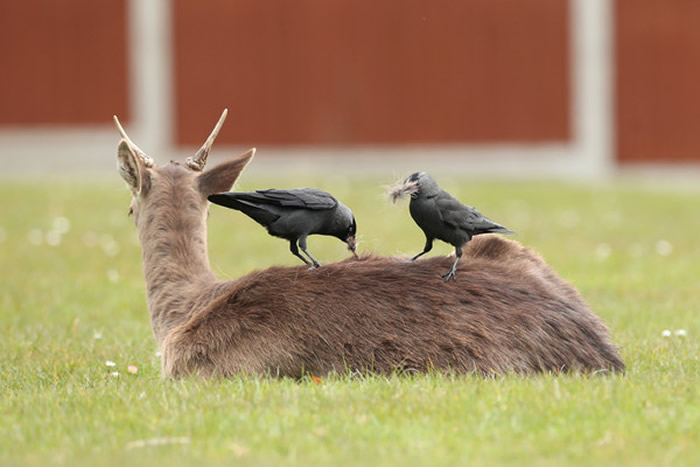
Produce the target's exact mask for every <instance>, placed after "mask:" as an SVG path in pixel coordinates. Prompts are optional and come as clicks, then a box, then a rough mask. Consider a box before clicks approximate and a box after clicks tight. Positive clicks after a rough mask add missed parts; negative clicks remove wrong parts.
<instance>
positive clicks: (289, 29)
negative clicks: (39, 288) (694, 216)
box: [0, 0, 700, 178]
mask: <svg viewBox="0 0 700 467" xmlns="http://www.w3.org/2000/svg"><path fill="white" fill-rule="evenodd" d="M699 19H700V2H697V1H695V0H517V1H516V0H462V1H459V2H455V1H442V0H405V1H398V0H333V1H327V0H296V1H280V0H236V1H230V0H199V1H196V2H193V1H187V0H131V1H128V0H102V1H99V2H95V1H93V0H64V1H61V2H56V1H53V0H22V1H20V0H0V63H2V73H0V160H2V164H3V167H4V168H5V173H8V172H10V173H15V172H17V173H30V174H31V173H34V172H49V171H65V172H71V171H75V170H105V171H107V170H109V171H113V170H114V160H115V157H114V156H115V152H116V143H117V141H118V136H117V133H116V131H115V130H114V127H113V124H112V120H111V117H112V115H113V114H117V115H118V116H119V118H120V119H121V120H122V122H123V123H124V124H125V126H126V128H127V131H128V132H129V134H130V136H131V137H132V139H133V140H134V141H135V142H136V143H137V144H138V145H139V146H140V147H141V148H142V149H144V150H145V151H146V152H147V153H149V154H151V155H152V156H153V157H154V158H155V159H156V161H157V162H160V163H164V162H166V161H167V160H169V159H171V158H178V157H182V156H184V155H186V154H188V153H190V152H192V150H194V149H195V148H196V147H198V146H199V145H200V144H201V143H202V142H203V140H204V139H205V138H206V136H207V135H208V134H209V132H210V131H211V128H212V127H213V125H214V123H215V122H216V120H217V118H218V117H219V115H220V113H221V111H222V110H223V109H224V108H229V116H228V120H227V122H226V125H225V126H224V129H223V131H222V133H221V134H220V136H219V138H218V140H217V145H216V146H215V150H214V154H213V158H217V157H219V158H223V157H228V156H230V155H231V153H232V152H236V151H239V150H243V149H246V148H248V147H250V146H256V147H257V148H258V151H259V152H258V156H257V158H256V165H258V166H260V167H264V168H266V169H267V170H269V169H270V168H274V169H279V170H283V169H285V168H288V167H290V166H299V165H301V166H304V165H305V164H306V165H313V166H319V167H322V166H326V167H330V168H337V167H342V166H343V164H344V166H345V167H346V168H347V170H351V169H352V168H353V167H354V168H356V169H357V170H366V169H367V167H368V164H374V165H376V166H377V167H387V168H394V169H397V170H402V169H403V167H404V166H405V165H406V163H405V162H406V160H413V161H414V162H415V161H420V162H421V163H423V164H424V166H426V167H428V168H431V167H442V168H447V169H449V170H450V171H454V170H459V173H463V174H473V173H487V174H492V175H517V176H526V177H533V176H554V177H589V178H591V177H592V178H595V177H605V176H607V175H610V174H614V173H616V172H618V171H619V170H621V169H622V170H627V169H629V170H633V169H636V168H653V169H654V170H659V169H665V170H670V171H676V172H683V171H686V170H687V169H688V168H689V167H692V168H694V166H695V164H697V163H698V162H700V131H698V129H697V127H698V122H700V86H699V85H698V83H700V28H698V20H699Z"/></svg>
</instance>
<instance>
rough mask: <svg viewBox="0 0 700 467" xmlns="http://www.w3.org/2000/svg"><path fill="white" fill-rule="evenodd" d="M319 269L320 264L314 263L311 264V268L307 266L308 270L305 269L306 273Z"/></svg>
mask: <svg viewBox="0 0 700 467" xmlns="http://www.w3.org/2000/svg"><path fill="white" fill-rule="evenodd" d="M320 267H321V265H320V264H318V263H315V264H312V265H311V266H309V269H307V271H313V270H314V269H318V268H320Z"/></svg>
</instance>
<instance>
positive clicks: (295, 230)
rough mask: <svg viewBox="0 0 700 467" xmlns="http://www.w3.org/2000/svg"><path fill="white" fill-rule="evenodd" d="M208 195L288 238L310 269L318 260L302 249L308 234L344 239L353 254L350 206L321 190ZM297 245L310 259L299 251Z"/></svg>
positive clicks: (292, 248)
mask: <svg viewBox="0 0 700 467" xmlns="http://www.w3.org/2000/svg"><path fill="white" fill-rule="evenodd" d="M208 199H209V201H211V202H212V203H215V204H218V205H221V206H225V207H227V208H231V209H236V210H238V211H241V212H242V213H243V214H245V215H247V216H248V217H250V218H252V219H253V220H254V221H256V222H257V223H258V224H260V225H262V226H263V227H265V228H266V229H267V232H268V233H269V234H270V235H273V236H275V237H280V238H284V239H287V240H289V249H290V250H291V252H292V254H293V255H294V256H296V257H298V258H300V259H301V260H302V261H303V262H304V263H306V264H310V265H311V268H310V269H314V268H317V267H319V266H321V264H320V263H319V262H318V261H316V259H315V258H314V257H313V256H311V253H309V252H308V251H307V249H306V237H308V236H309V235H313V234H319V235H330V236H333V237H337V238H339V239H340V240H342V241H344V242H345V243H347V244H348V249H349V250H350V251H352V253H353V255H355V256H357V253H356V252H355V250H356V248H357V241H356V239H355V234H356V231H357V223H356V222H355V216H353V214H352V211H351V210H350V208H348V207H347V206H345V205H344V204H342V203H340V202H339V201H338V200H337V199H335V198H334V197H333V196H332V195H331V194H330V193H327V192H325V191H323V190H319V189H316V188H294V189H291V190H277V189H269V190H256V191H246V192H229V193H218V194H214V195H210V196H209V197H208ZM297 243H298V246H297ZM299 248H301V251H303V252H304V253H305V254H306V256H308V257H309V260H311V261H309V260H307V259H306V258H305V257H304V256H302V255H301V254H300V253H299Z"/></svg>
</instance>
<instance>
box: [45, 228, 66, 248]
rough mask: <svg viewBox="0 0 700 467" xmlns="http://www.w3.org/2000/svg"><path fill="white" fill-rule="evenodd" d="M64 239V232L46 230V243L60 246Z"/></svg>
mask: <svg viewBox="0 0 700 467" xmlns="http://www.w3.org/2000/svg"><path fill="white" fill-rule="evenodd" d="M62 240H63V234H62V233H61V232H59V231H57V230H50V231H48V232H46V244H47V245H50V246H58V245H60V244H61V241H62Z"/></svg>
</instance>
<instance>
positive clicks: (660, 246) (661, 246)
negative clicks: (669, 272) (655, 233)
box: [656, 240, 673, 256]
mask: <svg viewBox="0 0 700 467" xmlns="http://www.w3.org/2000/svg"><path fill="white" fill-rule="evenodd" d="M656 252H657V253H658V254H659V255H661V256H668V255H670V254H671V253H673V245H671V242H669V241H668V240H659V241H658V242H656Z"/></svg>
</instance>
